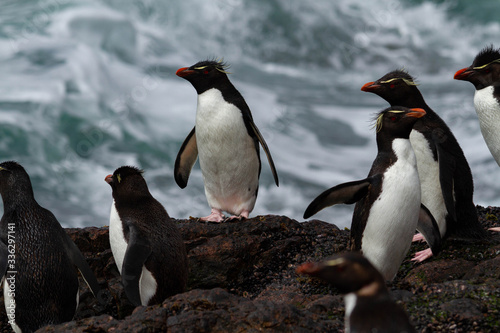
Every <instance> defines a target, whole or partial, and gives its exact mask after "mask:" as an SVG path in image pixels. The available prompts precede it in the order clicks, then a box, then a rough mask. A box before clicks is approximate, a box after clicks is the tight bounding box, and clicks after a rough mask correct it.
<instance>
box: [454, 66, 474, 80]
mask: <svg viewBox="0 0 500 333" xmlns="http://www.w3.org/2000/svg"><path fill="white" fill-rule="evenodd" d="M471 74H472V70H471V69H470V67H467V68H462V69H461V70H459V71H457V72H456V73H455V76H454V77H453V78H454V79H455V80H467V79H468V77H469V76H470V75H471Z"/></svg>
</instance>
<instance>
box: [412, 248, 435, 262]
mask: <svg viewBox="0 0 500 333" xmlns="http://www.w3.org/2000/svg"><path fill="white" fill-rule="evenodd" d="M430 257H432V250H431V249H426V250H423V251H418V252H416V253H415V256H414V257H413V259H412V260H411V261H416V262H422V261H424V260H426V259H429V258H430Z"/></svg>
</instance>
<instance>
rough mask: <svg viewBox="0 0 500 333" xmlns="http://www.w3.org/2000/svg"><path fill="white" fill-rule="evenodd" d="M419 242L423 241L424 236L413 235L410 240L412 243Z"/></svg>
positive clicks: (419, 234)
mask: <svg viewBox="0 0 500 333" xmlns="http://www.w3.org/2000/svg"><path fill="white" fill-rule="evenodd" d="M419 241H420V242H423V241H425V238H424V235H422V234H421V233H418V234H415V235H414V236H413V239H412V242H419Z"/></svg>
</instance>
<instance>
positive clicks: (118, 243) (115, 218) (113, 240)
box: [109, 201, 157, 305]
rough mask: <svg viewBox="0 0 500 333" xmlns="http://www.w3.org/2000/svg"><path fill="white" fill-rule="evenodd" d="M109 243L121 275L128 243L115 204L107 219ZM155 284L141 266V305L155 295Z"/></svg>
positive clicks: (148, 272) (151, 276)
mask: <svg viewBox="0 0 500 333" xmlns="http://www.w3.org/2000/svg"><path fill="white" fill-rule="evenodd" d="M109 243H110V246H111V252H112V253H113V258H114V259H115V263H116V266H117V267H118V272H120V274H121V273H122V268H123V260H124V258H125V253H126V252H127V246H128V243H127V241H126V239H125V236H124V233H123V225H122V220H121V218H120V216H119V215H118V211H117V210H116V207H115V202H114V201H113V204H112V205H111V213H110V217H109ZM156 288H157V283H156V280H155V278H154V277H153V275H152V274H151V272H150V271H149V270H148V269H147V268H146V267H145V266H142V273H141V277H140V279H139V295H140V296H141V303H142V305H147V304H148V302H149V300H150V299H151V297H153V296H154V294H155V293H156Z"/></svg>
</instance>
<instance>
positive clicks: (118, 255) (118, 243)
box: [109, 200, 127, 274]
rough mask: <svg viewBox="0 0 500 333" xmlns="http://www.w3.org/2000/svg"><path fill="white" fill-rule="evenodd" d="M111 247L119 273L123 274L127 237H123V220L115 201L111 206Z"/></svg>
mask: <svg viewBox="0 0 500 333" xmlns="http://www.w3.org/2000/svg"><path fill="white" fill-rule="evenodd" d="M109 245H110V247H111V252H112V253H113V258H115V263H116V267H118V272H120V274H121V273H122V266H123V258H124V257H125V252H126V251H127V242H126V240H125V236H124V235H123V226H122V220H121V219H120V216H119V215H118V211H117V210H116V207H115V202H114V200H113V204H112V205H111V213H110V216H109Z"/></svg>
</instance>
